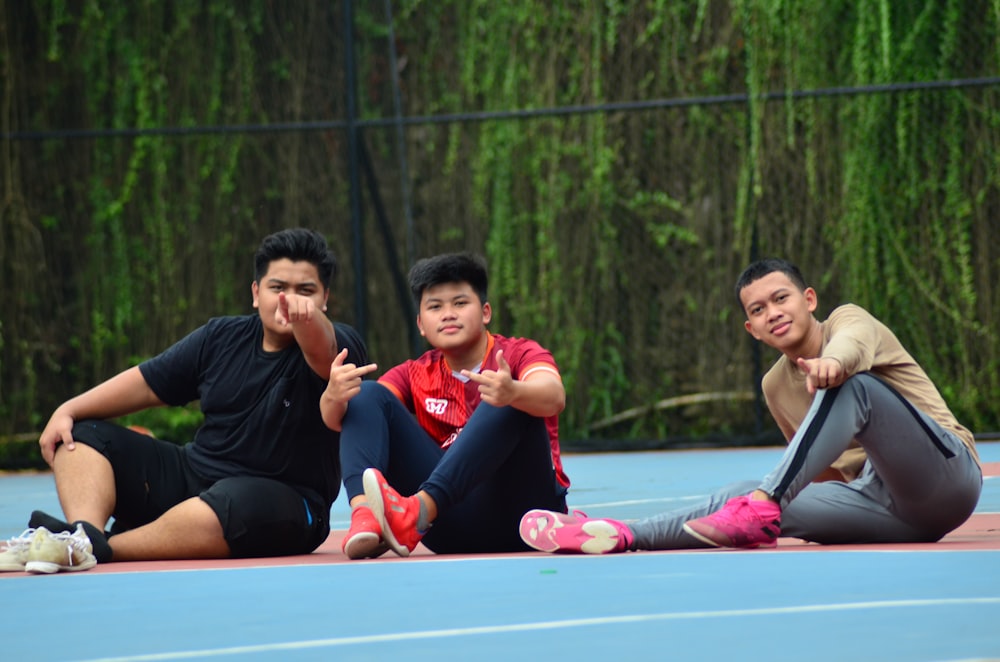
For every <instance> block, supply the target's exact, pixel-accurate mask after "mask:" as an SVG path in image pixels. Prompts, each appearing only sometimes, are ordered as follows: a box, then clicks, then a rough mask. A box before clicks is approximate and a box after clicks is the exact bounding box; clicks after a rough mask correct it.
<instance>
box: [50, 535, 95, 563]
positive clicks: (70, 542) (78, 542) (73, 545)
mask: <svg viewBox="0 0 1000 662" xmlns="http://www.w3.org/2000/svg"><path fill="white" fill-rule="evenodd" d="M78 534H80V530H79V529H77V530H76V531H74V532H73V533H70V532H69V531H60V532H59V533H53V534H52V537H53V538H54V539H55V540H58V541H59V542H63V543H66V558H67V565H73V551H74V549H75V550H76V551H78V552H80V553H81V554H87V553H88V551H87V542H88V539H87V538H86V537H84V536H83V535H78Z"/></svg>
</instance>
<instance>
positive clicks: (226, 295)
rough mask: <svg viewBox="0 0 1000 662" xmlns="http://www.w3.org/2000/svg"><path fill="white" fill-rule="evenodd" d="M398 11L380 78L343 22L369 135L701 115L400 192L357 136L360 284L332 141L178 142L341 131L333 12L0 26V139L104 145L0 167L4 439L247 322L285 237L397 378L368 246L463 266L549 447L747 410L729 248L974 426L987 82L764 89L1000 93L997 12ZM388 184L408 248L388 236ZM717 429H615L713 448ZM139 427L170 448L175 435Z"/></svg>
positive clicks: (448, 5)
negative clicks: (15, 134) (535, 396)
mask: <svg viewBox="0 0 1000 662" xmlns="http://www.w3.org/2000/svg"><path fill="white" fill-rule="evenodd" d="M393 4H394V7H393V10H394V12H395V15H394V18H395V25H394V26H393V27H394V31H393V32H394V35H395V43H394V44H393V46H394V47H396V48H397V50H398V55H399V62H398V65H397V66H398V71H395V72H390V71H388V66H389V64H388V58H387V57H386V55H385V53H386V52H387V46H388V44H387V39H388V35H389V30H387V28H386V25H385V15H384V10H385V7H384V5H382V4H381V3H374V4H372V5H370V6H369V5H363V4H362V5H357V3H356V4H355V6H354V8H355V13H356V25H355V39H356V48H357V50H356V56H357V64H358V68H359V71H358V102H359V112H360V113H361V115H362V117H364V118H365V119H381V118H389V117H392V116H393V115H394V114H395V107H394V103H393V102H394V98H395V92H397V91H398V92H399V94H400V97H401V98H402V100H403V105H404V107H403V111H404V114H406V115H409V116H414V117H424V116H426V117H432V116H437V115H443V114H460V113H467V112H468V113H481V112H490V111H517V110H530V109H548V108H575V107H581V108H582V107H591V108H592V107H593V106H596V105H599V104H615V103H623V102H634V101H649V100H674V101H678V100H690V99H693V98H700V99H702V100H703V101H702V102H701V103H698V104H695V105H690V104H678V105H674V106H665V107H662V108H655V109H650V108H643V109H638V110H631V111H623V110H601V111H599V112H598V111H592V112H582V113H576V114H572V113H564V114H558V115H554V116H553V115H546V116H539V117H530V118H514V119H508V118H501V119H481V118H476V119H473V120H467V121H459V120H455V121H451V122H447V123H426V124H424V123H419V122H418V123H414V124H413V125H407V126H406V127H405V141H406V149H407V153H408V156H409V164H408V166H407V167H408V170H407V171H404V166H403V165H402V164H401V161H402V159H401V158H399V157H400V155H399V153H398V150H399V147H398V145H397V144H396V142H395V133H394V130H395V127H393V128H392V129H393V130H381V129H380V128H366V129H365V131H364V132H363V133H362V134H361V137H362V140H363V141H364V144H365V146H366V148H367V149H368V152H369V153H370V155H371V157H372V160H373V162H374V170H375V172H376V178H377V180H378V181H377V184H378V185H379V187H380V188H379V190H380V191H381V192H382V195H383V196H384V197H385V199H384V200H383V201H382V202H383V203H384V204H385V207H386V208H387V209H389V210H390V211H389V216H390V219H389V222H390V225H392V226H393V231H394V232H395V233H397V234H396V235H395V236H392V234H391V233H390V234H387V235H383V234H381V233H380V232H376V231H375V230H373V229H372V226H373V223H372V221H371V219H373V218H374V213H373V206H374V204H373V202H372V200H371V199H370V198H371V196H370V194H368V196H367V197H366V198H365V200H363V202H362V205H363V207H364V210H363V211H364V215H365V221H366V225H365V227H364V228H363V229H362V233H363V234H364V236H363V237H360V238H359V239H360V243H361V244H362V245H363V251H364V260H365V261H366V262H367V264H368V266H367V267H366V271H365V272H363V273H360V275H359V271H356V269H360V267H361V265H359V264H357V260H358V259H359V256H358V255H355V254H354V252H353V248H354V246H353V244H352V242H353V240H354V239H355V237H354V236H352V232H353V228H352V226H351V225H350V211H349V210H350V205H349V197H348V193H349V192H348V188H347V186H348V181H349V178H348V170H347V168H348V163H347V157H346V149H345V145H346V143H347V140H346V137H345V135H344V134H343V132H341V131H338V130H329V129H327V128H315V129H308V130H302V131H297V132H293V131H284V132H281V131H278V132H273V133H272V132H253V131H211V130H208V131H199V130H197V129H205V128H206V127H220V126H223V127H236V126H240V125H246V124H254V123H258V122H259V123H267V122H270V123H286V122H295V121H307V122H308V121H316V120H331V119H332V120H340V119H343V118H344V117H345V116H346V96H347V95H346V93H345V88H346V81H345V80H343V78H344V74H343V57H344V54H343V48H342V46H343V44H342V41H343V40H342V35H343V31H342V27H343V26H342V25H341V24H340V22H341V21H342V11H341V10H342V7H341V6H340V4H339V3H325V4H324V3H272V2H266V1H265V0H253V1H251V2H248V3H231V2H222V1H221V0H207V1H205V2H194V1H188V0H182V1H178V2H170V3H159V2H152V1H151V0H142V1H140V2H131V3H98V2H90V1H88V2H82V3H66V2H64V1H62V0H42V1H40V2H36V3H8V6H7V7H5V10H4V11H5V12H6V14H5V16H6V17H7V18H8V20H9V24H10V25H11V26H12V27H11V29H10V30H8V31H6V32H5V33H4V34H5V35H7V36H5V37H3V38H4V39H7V40H9V41H8V42H4V44H3V48H2V52H3V57H4V58H5V59H4V63H5V65H6V64H7V63H8V62H9V67H7V70H8V71H10V72H16V75H11V74H3V75H4V76H5V78H4V79H3V82H4V85H6V86H8V87H9V89H11V91H12V94H11V99H12V103H13V104H14V106H13V107H12V110H11V111H10V112H9V113H8V114H6V115H5V117H7V118H8V119H6V120H5V121H6V122H9V123H10V127H9V128H10V129H11V130H15V131H16V130H31V131H38V130H41V131H44V130H57V129H66V128H67V127H73V128H81V129H85V130H86V129H104V128H116V129H120V130H123V131H127V132H128V133H126V134H123V135H119V136H114V137H104V138H99V139H90V138H86V139H67V138H51V139H46V140H42V141H38V142H37V143H35V142H27V141H21V142H17V141H15V142H12V143H11V145H10V146H9V151H8V152H7V153H6V154H5V155H4V156H3V157H2V159H0V162H2V164H3V166H2V167H3V174H4V177H3V178H2V182H3V186H4V187H5V188H4V193H5V200H6V201H7V202H6V204H5V206H4V208H3V210H2V214H3V216H2V219H0V220H2V225H0V257H2V258H3V260H2V262H0V274H2V278H3V282H4V283H5V285H6V287H5V291H6V292H7V296H8V298H7V299H6V300H5V312H4V316H3V320H2V325H0V428H9V429H10V430H15V429H16V430H23V429H25V428H27V427H33V426H38V425H41V424H43V423H44V418H45V416H46V415H47V412H48V411H51V409H52V408H53V407H54V406H55V405H56V404H58V403H59V402H60V401H62V400H63V399H65V398H67V397H69V396H70V395H72V394H74V393H76V392H79V391H81V390H83V389H84V388H87V387H88V386H90V385H92V384H93V383H94V382H96V381H98V380H101V379H104V378H106V377H108V376H110V375H112V374H114V373H116V372H118V371H119V370H121V369H122V367H124V366H126V365H128V364H130V362H131V358H132V357H135V356H149V355H152V354H154V353H156V352H158V351H160V350H162V349H163V348H164V347H166V346H168V345H169V344H170V343H171V342H173V341H175V340H176V339H178V338H179V337H180V336H181V335H183V334H184V333H186V332H188V331H190V330H191V329H192V328H194V326H196V325H197V324H200V323H202V322H204V321H205V319H207V318H208V317H210V316H213V315H221V314H235V313H243V312H247V311H248V309H249V303H250V300H249V292H248V285H249V282H250V280H251V277H252V276H251V271H250V258H251V256H252V252H253V249H254V248H255V246H256V243H257V241H258V240H259V238H260V237H261V236H262V235H263V234H265V233H266V232H269V231H272V230H274V229H278V228H280V227H286V226H289V225H293V224H295V225H297V224H309V225H314V226H316V227H317V228H318V229H320V230H321V231H323V232H324V233H326V234H327V235H328V236H329V237H331V238H334V239H335V240H336V242H335V249H336V250H337V252H338V255H339V256H340V257H341V262H342V272H341V273H342V277H341V280H340V281H339V283H338V284H337V286H336V287H335V289H334V299H336V300H337V301H336V303H337V304H338V305H336V306H334V308H335V309H337V310H338V311H339V314H340V316H341V318H342V319H345V321H348V322H350V321H352V320H351V319H350V315H351V311H352V310H354V308H352V304H355V303H357V302H356V301H355V300H354V298H353V297H354V296H355V294H354V292H353V291H352V286H353V285H354V283H353V279H354V278H363V279H364V283H363V285H364V288H362V289H363V290H364V291H365V293H366V294H367V296H368V297H369V300H370V304H369V308H370V310H371V315H372V323H371V325H370V326H371V330H370V332H369V336H370V337H369V345H370V349H371V350H372V352H373V356H374V358H376V360H377V361H378V363H379V364H380V365H381V366H389V365H392V364H393V363H395V362H398V361H399V360H402V359H404V358H407V357H408V352H409V345H408V343H407V341H406V334H405V330H406V329H407V328H408V327H409V325H411V324H412V319H411V318H410V316H409V312H408V311H404V312H403V313H402V314H401V313H400V311H399V306H398V305H397V304H396V302H395V300H394V299H393V298H392V297H391V296H390V295H388V294H386V293H388V292H392V291H393V284H392V283H391V281H390V280H389V279H390V277H391V274H392V272H393V268H396V269H399V270H400V271H403V272H405V269H406V267H407V265H406V264H397V265H391V264H388V258H387V257H386V256H387V254H388V251H387V248H386V247H387V246H389V245H391V242H396V243H397V244H398V246H397V247H396V248H398V249H399V250H398V252H399V253H400V254H407V253H408V252H407V251H404V250H403V249H402V246H403V244H404V243H412V244H413V246H414V248H415V250H416V251H417V252H418V253H419V255H417V257H419V256H423V255H427V254H431V253H434V252H440V251H444V250H457V249H474V250H481V251H483V252H484V253H485V254H486V255H487V257H488V258H489V261H490V266H491V276H492V278H491V299H492V300H493V305H494V308H495V311H496V315H495V322H494V328H495V329H496V330H497V331H498V332H501V333H505V334H508V335H523V336H530V337H534V338H537V339H538V340H539V341H541V342H542V343H543V344H544V345H546V346H547V347H550V348H551V349H552V351H553V352H554V354H555V356H556V359H557V361H558V362H559V364H560V367H561V369H562V372H563V376H564V381H565V383H566V385H567V391H568V393H569V406H568V409H567V411H566V413H565V415H564V417H563V420H564V433H563V434H564V436H565V437H566V438H572V437H577V436H586V435H588V434H590V433H589V430H590V429H591V428H590V427H589V426H590V424H592V423H593V422H594V421H595V420H600V419H602V418H606V417H608V416H610V415H613V414H614V413H616V412H620V411H623V410H626V409H630V408H633V407H637V406H642V405H649V404H651V403H653V402H656V401H658V400H660V399H663V398H668V397H671V396H676V395H681V394H686V393H699V392H721V391H730V390H734V389H737V390H742V389H744V388H745V389H749V388H751V387H752V385H753V382H754V380H756V379H759V375H754V374H752V373H751V370H750V368H749V365H750V359H751V357H750V350H749V345H748V343H747V342H746V336H745V334H744V333H743V330H742V328H741V321H742V320H741V319H740V318H739V317H738V315H736V314H733V308H732V293H731V291H730V287H731V283H732V281H733V279H734V278H735V276H736V274H738V273H739V270H740V269H741V268H742V267H743V266H744V265H745V263H746V262H747V261H748V260H749V259H750V258H751V257H754V256H756V255H758V254H779V255H784V256H787V257H789V258H791V259H793V260H794V261H796V262H798V263H799V264H800V265H801V266H802V267H803V268H804V270H805V271H806V275H807V276H808V277H809V278H810V279H811V280H812V282H813V283H814V284H816V285H817V286H818V287H819V288H820V290H821V292H820V293H821V297H820V301H821V308H822V311H823V312H825V311H828V310H829V309H830V308H832V307H833V306H834V305H837V304H838V303H841V302H843V301H847V300H851V301H855V302H857V303H859V304H861V305H864V306H866V307H868V308H869V309H870V310H872V312H873V313H875V314H876V315H877V316H879V317H880V318H881V319H883V320H884V321H885V322H887V323H888V324H889V325H890V326H891V327H892V328H893V329H895V330H896V331H897V332H898V334H899V335H900V337H901V339H902V340H903V342H904V344H905V345H906V346H907V347H908V348H909V349H910V350H911V352H912V353H913V354H914V355H915V356H916V357H917V358H918V360H919V361H920V362H921V363H922V364H923V365H924V366H925V368H926V369H927V370H928V372H929V373H930V374H931V376H932V377H933V378H934V379H935V381H936V382H937V383H938V384H939V385H940V388H941V391H942V393H943V394H944V395H945V396H946V398H947V399H948V402H949V404H950V405H951V406H952V407H953V408H954V409H955V411H956V414H958V416H959V418H960V419H961V420H963V421H964V422H967V423H968V424H969V425H970V426H971V427H974V428H976V429H980V430H986V429H995V428H996V427H997V426H998V425H1000V407H998V405H997V403H1000V338H998V332H997V328H998V326H1000V324H998V320H997V314H998V313H997V311H1000V289H998V288H997V286H996V283H997V282H998V275H1000V274H998V265H997V262H996V258H995V251H994V250H993V249H992V246H993V245H994V244H995V236H996V230H997V221H996V219H997V218H998V214H997V210H998V209H1000V191H998V184H1000V158H998V156H997V150H996V149H995V145H997V144H1000V136H998V132H1000V89H998V87H997V86H985V87H954V88H951V89H935V90H907V91H890V92H884V91H883V92H873V93H852V94H831V95H817V96H811V97H810V96H801V95H798V96H797V95H794V94H792V93H793V92H809V91H818V90H833V89H837V88H847V87H851V86H856V87H863V86H873V85H887V84H898V83H927V82H932V81H938V80H950V79H955V80H960V79H969V78H977V77H989V76H995V75H996V72H997V70H998V69H1000V3H998V2H996V0H989V1H987V0H975V1H973V2H963V1H961V0H944V1H941V2H916V3H893V2H889V0H862V1H861V2H847V1H846V0H830V1H829V2H824V3H798V2H789V1H788V0H732V1H731V2H710V1H709V0H697V1H696V2H670V1H668V0H644V1H642V2H624V1H620V0H613V1H607V2H598V3H566V2H543V1H542V0H529V1H525V2H514V3H496V2H487V1H486V0H440V1H430V0H403V1H402V2H399V3H393ZM392 84H396V85H398V89H393V88H392V87H391V85H392ZM743 94H745V95H747V98H748V99H749V102H748V103H742V102H739V103H738V102H735V101H733V100H732V99H733V98H737V97H738V96H739V95H743ZM716 97H721V99H720V98H716ZM713 98H715V99H714V101H713ZM5 127H7V125H6V124H5ZM163 127H172V128H175V129H177V128H188V129H195V130H194V131H192V132H190V133H183V132H178V133H169V132H168V133H163V132H157V131H156V129H157V128H163ZM136 129H138V130H139V131H138V132H136V131H134V130H136ZM406 178H408V182H409V183H412V186H413V200H412V205H411V206H412V208H413V211H414V217H415V230H412V231H411V230H410V229H409V228H405V227H404V224H403V223H402V222H401V221H399V220H397V219H396V216H398V215H399V214H398V212H397V210H399V209H402V208H403V206H404V202H405V201H404V200H401V199H399V198H400V195H399V194H398V193H396V192H395V184H396V183H397V182H400V181H404V179H406ZM411 232H412V233H411ZM404 233H411V234H408V235H405V236H404ZM401 315H402V316H401ZM734 407H737V410H736V411H733V410H730V409H726V408H724V407H720V408H701V409H690V410H685V411H682V412H672V413H670V414H663V415H650V416H647V417H644V418H643V419H641V420H636V421H634V422H631V423H630V424H629V425H631V426H632V427H631V429H628V430H626V431H624V432H621V431H617V432H619V433H621V434H630V435H633V436H641V435H668V434H676V433H679V432H691V433H695V432H698V433H701V432H703V431H709V430H719V429H727V428H729V429H735V428H736V427H738V426H739V425H741V424H742V423H743V419H742V418H741V416H743V415H745V411H743V410H740V409H738V407H739V405H734ZM146 416H148V417H150V418H143V417H140V418H139V419H137V420H138V421H142V422H139V424H143V425H146V426H147V427H150V428H152V429H153V430H154V431H155V432H156V433H157V435H158V436H163V437H165V438H171V437H172V436H176V437H177V439H178V440H186V439H189V438H190V430H191V429H192V428H191V426H194V425H196V422H195V418H196V417H193V415H192V412H189V411H187V410H178V411H174V410H163V411H158V412H156V413H149V414H147V415H146ZM2 431H3V430H2V429H0V432H2Z"/></svg>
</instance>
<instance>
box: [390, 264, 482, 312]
mask: <svg viewBox="0 0 1000 662" xmlns="http://www.w3.org/2000/svg"><path fill="white" fill-rule="evenodd" d="M409 281H410V292H412V293H413V300H414V301H415V302H416V303H417V306H418V307H419V306H420V299H421V298H422V297H423V295H424V291H425V290H427V288H429V287H434V286H435V285H443V284H445V283H468V284H469V285H470V286H471V287H472V289H473V290H475V291H476V294H478V295H479V301H480V303H486V301H487V290H488V288H489V277H488V276H487V271H486V260H485V259H484V258H483V257H482V256H481V255H477V254H475V253H444V254H442V255H435V256H434V257H428V258H424V259H422V260H418V261H417V263H416V264H414V265H413V268H412V269H410V275H409Z"/></svg>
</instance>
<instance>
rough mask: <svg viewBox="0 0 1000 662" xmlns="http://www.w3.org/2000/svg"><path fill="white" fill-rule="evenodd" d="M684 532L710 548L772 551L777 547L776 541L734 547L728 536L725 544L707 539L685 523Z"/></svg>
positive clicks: (706, 535) (705, 535)
mask: <svg viewBox="0 0 1000 662" xmlns="http://www.w3.org/2000/svg"><path fill="white" fill-rule="evenodd" d="M684 530H685V531H687V532H688V533H689V534H690V535H692V536H693V537H695V538H697V539H698V540H700V541H702V542H703V543H705V544H707V545H711V546H712V547H725V548H726V549H762V548H763V549H772V548H774V547H777V546H778V541H777V540H773V541H771V542H758V543H754V544H752V545H734V544H733V541H732V540H731V539H730V538H729V537H728V536H727V537H726V538H725V542H720V541H718V540H713V539H712V538H710V537H708V534H705V533H700V532H698V531H696V530H695V529H694V528H693V527H691V526H688V524H687V523H685V524H684ZM720 537H721V536H720Z"/></svg>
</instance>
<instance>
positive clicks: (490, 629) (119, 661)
mask: <svg viewBox="0 0 1000 662" xmlns="http://www.w3.org/2000/svg"><path fill="white" fill-rule="evenodd" d="M995 604H1000V597H980V598H954V599H938V600H935V599H924V600H877V601H870V602H845V603H839V604H814V605H798V606H792V607H769V608H763V609H728V610H718V611H693V612H665V613H654V614H634V615H631V616H608V617H595V618H575V619H566V620H559V621H538V622H534V623H516V624H512V625H491V626H482V627H467V628H450V629H443V630H424V631H417V632H396V633H391V634H378V635H365V636H359V637H334V638H330V639H314V640H309V641H290V642H283V643H274V644H258V645H255V646H231V647H226V648H209V649H203V650H191V651H175V652H168V653H155V654H149V655H130V656H128V657H107V658H94V659H92V660H88V661H84V662H127V661H144V660H182V659H194V658H203V657H225V656H232V655H246V654H250V653H268V652H277V651H290V650H303V649H315V648H334V647H337V646H351V645H356V644H374V643H385V642H395V641H414V640H419V639H447V638H453V637H469V636H476V635H484V634H507V633H512V632H530V631H538V630H558V629H566V628H580V627H593V626H598V625H620V624H627V623H648V622H652V621H675V620H696V619H711V618H733V617H736V618H742V617H747V616H781V615H793V614H807V613H822V612H841V611H858V610H866V609H869V610H874V609H907V608H919V607H959V606H963V607H964V606H981V605H995Z"/></svg>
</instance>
